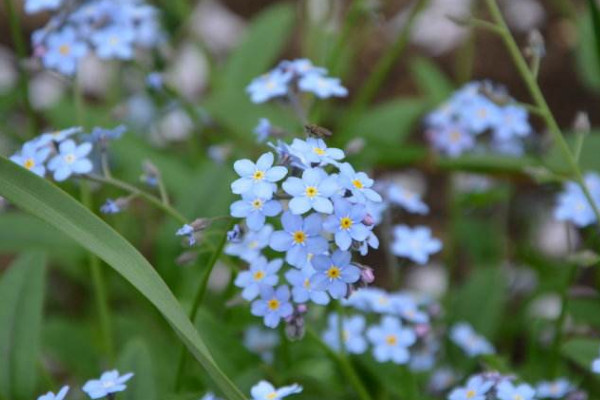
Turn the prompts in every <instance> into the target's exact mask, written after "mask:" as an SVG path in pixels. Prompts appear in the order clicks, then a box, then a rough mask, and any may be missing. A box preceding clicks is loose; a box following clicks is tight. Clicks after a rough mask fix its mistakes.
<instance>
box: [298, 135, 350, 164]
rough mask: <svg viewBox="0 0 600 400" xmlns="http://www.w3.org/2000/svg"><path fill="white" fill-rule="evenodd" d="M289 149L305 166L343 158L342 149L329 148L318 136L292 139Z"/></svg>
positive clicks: (333, 161) (330, 162)
mask: <svg viewBox="0 0 600 400" xmlns="http://www.w3.org/2000/svg"><path fill="white" fill-rule="evenodd" d="M290 150H291V151H292V153H293V154H294V155H295V156H297V157H298V158H299V159H300V160H301V162H302V163H303V164H304V165H306V166H307V167H311V166H312V164H317V166H323V165H327V164H335V163H336V161H339V160H342V159H343V158H344V152H343V151H342V150H340V149H336V148H333V147H331V148H329V147H327V145H326V144H325V142H324V141H323V139H318V138H308V139H306V140H300V139H294V140H293V141H292V145H291V146H290Z"/></svg>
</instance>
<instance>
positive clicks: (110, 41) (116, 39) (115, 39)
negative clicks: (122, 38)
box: [108, 36, 119, 46]
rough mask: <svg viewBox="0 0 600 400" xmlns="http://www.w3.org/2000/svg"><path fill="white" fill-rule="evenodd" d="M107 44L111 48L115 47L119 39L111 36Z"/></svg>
mask: <svg viewBox="0 0 600 400" xmlns="http://www.w3.org/2000/svg"><path fill="white" fill-rule="evenodd" d="M108 42H109V43H110V45H111V46H115V45H117V44H118V43H119V38H118V37H117V36H111V37H110V39H109V41H108Z"/></svg>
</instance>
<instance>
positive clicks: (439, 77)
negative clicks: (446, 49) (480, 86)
mask: <svg viewBox="0 0 600 400" xmlns="http://www.w3.org/2000/svg"><path fill="white" fill-rule="evenodd" d="M410 72H411V74H412V76H413V77H414V79H415V81H416V83H417V85H418V86H419V89H421V92H423V94H425V95H426V96H427V98H428V99H429V101H430V102H431V103H432V105H434V106H435V105H438V104H440V103H442V102H443V101H445V100H446V99H448V97H450V94H451V93H452V92H453V91H454V86H453V85H452V81H450V79H448V77H447V76H446V75H445V74H444V73H443V72H442V71H440V69H439V68H438V66H437V65H436V64H434V63H433V62H432V61H430V60H428V59H426V58H423V57H417V58H414V59H413V60H412V61H411V63H410Z"/></svg>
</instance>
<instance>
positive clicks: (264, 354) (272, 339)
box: [244, 325, 279, 363]
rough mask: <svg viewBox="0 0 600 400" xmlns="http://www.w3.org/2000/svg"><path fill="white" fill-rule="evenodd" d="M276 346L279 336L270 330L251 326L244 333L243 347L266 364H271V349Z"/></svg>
mask: <svg viewBox="0 0 600 400" xmlns="http://www.w3.org/2000/svg"><path fill="white" fill-rule="evenodd" d="M278 344H279V335H278V334H277V333H276V332H273V331H272V330H270V329H264V328H262V327H260V326H258V325H252V326H250V327H249V328H247V329H246V330H245V331H244V346H245V347H246V348H247V349H248V350H250V351H251V352H253V353H256V354H258V355H260V357H261V358H262V360H263V361H265V362H267V363H272V362H273V349H275V347H276V346H277V345H278Z"/></svg>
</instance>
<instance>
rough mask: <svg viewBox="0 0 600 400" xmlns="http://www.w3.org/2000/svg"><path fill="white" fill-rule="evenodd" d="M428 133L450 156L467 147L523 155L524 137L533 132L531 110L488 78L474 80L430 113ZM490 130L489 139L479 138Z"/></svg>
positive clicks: (463, 150) (441, 150)
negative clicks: (479, 80)
mask: <svg viewBox="0 0 600 400" xmlns="http://www.w3.org/2000/svg"><path fill="white" fill-rule="evenodd" d="M425 123H426V133H427V137H428V139H429V141H430V142H431V145H432V146H433V148H435V149H436V150H437V151H439V152H441V153H444V154H446V155H448V156H450V157H456V156H459V155H461V154H462V153H464V152H466V151H471V150H481V149H482V145H483V144H486V145H487V146H488V148H489V149H491V150H492V151H495V152H498V153H503V154H512V155H520V154H522V153H523V138H525V137H527V136H529V135H530V134H531V132H532V129H531V126H530V124H529V121H528V112H527V110H526V109H525V108H523V107H522V106H520V105H518V104H517V103H516V102H515V101H514V100H513V99H512V98H511V97H510V96H508V94H506V92H505V91H504V90H503V89H502V88H498V87H494V86H493V85H492V84H491V83H489V82H471V83H468V84H467V85H465V86H464V87H463V88H461V89H460V90H458V91H456V92H455V93H454V94H453V95H452V97H451V98H450V99H449V100H448V101H446V102H445V103H444V104H442V105H441V106H440V107H439V108H437V109H436V110H435V111H433V112H432V113H430V114H429V115H428V116H427V118H426V120H425ZM487 132H489V133H491V137H490V138H489V140H487V142H485V143H484V142H483V141H478V140H477V139H478V138H480V137H482V136H483V134H484V133H487Z"/></svg>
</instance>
